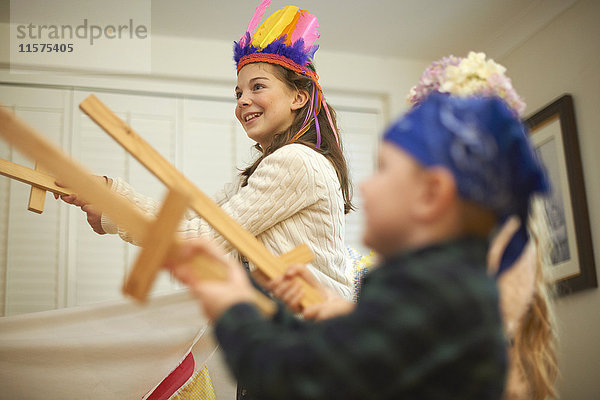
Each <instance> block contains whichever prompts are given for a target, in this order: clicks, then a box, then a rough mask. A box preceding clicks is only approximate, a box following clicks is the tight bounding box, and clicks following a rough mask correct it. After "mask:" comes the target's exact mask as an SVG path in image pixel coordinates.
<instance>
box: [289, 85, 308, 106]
mask: <svg viewBox="0 0 600 400" xmlns="http://www.w3.org/2000/svg"><path fill="white" fill-rule="evenodd" d="M309 98H310V95H309V94H308V91H306V90H303V89H298V90H296V95H295V96H294V99H293V101H292V107H291V108H292V111H296V110H299V109H301V108H302V107H304V105H305V104H306V102H307V101H308V99H309Z"/></svg>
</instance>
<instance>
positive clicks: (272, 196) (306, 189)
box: [102, 145, 319, 251]
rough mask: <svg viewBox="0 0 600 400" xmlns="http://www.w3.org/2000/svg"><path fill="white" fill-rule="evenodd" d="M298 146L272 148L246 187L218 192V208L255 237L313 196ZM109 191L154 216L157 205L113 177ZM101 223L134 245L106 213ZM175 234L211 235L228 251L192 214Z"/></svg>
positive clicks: (312, 174)
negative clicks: (273, 149) (272, 150)
mask: <svg viewBox="0 0 600 400" xmlns="http://www.w3.org/2000/svg"><path fill="white" fill-rule="evenodd" d="M297 146H301V145H296V146H294V145H290V146H284V147H283V148H281V149H279V150H277V151H276V152H274V153H273V154H271V155H270V156H268V157H266V158H265V159H264V160H263V161H262V162H261V163H260V165H259V166H258V168H257V169H256V171H255V172H254V174H252V176H251V177H250V178H249V179H248V184H247V185H246V186H244V187H241V188H239V190H237V192H236V191H235V187H229V188H227V189H228V190H224V191H222V192H221V194H220V195H219V196H218V199H217V202H218V203H220V204H219V205H220V206H221V208H222V209H223V210H224V211H225V212H226V213H227V214H229V215H230V216H231V217H232V218H233V219H234V220H236V221H237V222H238V223H239V224H240V225H242V226H243V227H244V228H245V229H246V230H248V231H249V232H250V233H252V235H254V236H258V235H260V234H261V233H262V232H264V231H265V230H267V229H269V228H271V227H272V226H274V225H275V224H277V223H278V222H280V221H282V220H284V219H286V218H289V217H291V216H292V215H294V214H296V213H298V212H299V211H300V210H302V209H304V208H305V207H307V206H309V205H311V204H313V203H315V202H316V201H317V200H318V198H317V197H318V195H317V194H316V186H317V184H316V179H317V176H318V173H319V171H318V168H317V167H316V165H313V164H312V163H311V162H310V161H309V160H307V157H306V156H305V154H306V153H305V152H304V151H303V150H301V149H299V148H298V147H297ZM112 189H113V190H114V191H115V192H116V193H118V194H119V195H121V196H124V197H126V198H127V199H129V200H130V201H131V202H132V203H134V204H135V205H136V206H137V207H138V208H140V209H141V210H142V211H143V212H144V213H146V214H148V215H151V216H155V215H157V213H158V211H159V208H160V205H159V203H158V202H156V201H155V200H153V199H150V198H147V197H145V196H142V195H140V194H139V193H136V192H135V191H134V190H133V188H132V187H131V186H130V185H128V184H127V183H126V182H124V181H123V180H121V179H115V180H114V181H113V187H112ZM234 193H235V194H234ZM102 227H103V228H104V230H105V231H106V232H107V233H118V234H119V235H120V236H121V238H123V239H124V240H126V241H128V242H131V243H134V244H135V242H134V241H133V238H132V237H131V236H130V235H128V234H127V232H125V231H124V230H122V229H120V228H119V227H118V226H116V225H115V224H114V223H113V222H112V221H110V219H108V218H107V217H105V216H102ZM179 232H180V233H182V234H183V235H184V236H185V237H187V238H191V237H198V236H203V235H206V236H210V237H212V238H213V239H215V241H216V242H217V243H218V244H220V245H222V246H223V247H224V248H225V250H226V251H231V250H232V247H231V245H230V244H229V243H228V242H227V241H226V240H225V239H224V238H223V237H222V236H221V235H219V234H218V233H217V232H216V231H215V230H214V229H212V227H211V226H210V225H208V223H207V222H206V221H205V220H204V219H202V218H200V217H199V216H198V215H195V214H194V213H192V212H188V213H187V214H186V218H184V220H183V221H182V222H181V224H180V225H179Z"/></svg>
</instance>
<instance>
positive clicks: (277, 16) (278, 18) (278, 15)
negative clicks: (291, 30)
mask: <svg viewBox="0 0 600 400" xmlns="http://www.w3.org/2000/svg"><path fill="white" fill-rule="evenodd" d="M298 10H299V8H298V7H296V6H286V7H283V8H282V9H281V10H278V11H276V12H274V13H273V15H271V16H270V17H269V18H267V19H266V20H265V22H263V23H262V24H261V25H260V26H259V27H258V29H257V30H256V32H255V33H254V36H252V45H253V46H254V47H259V48H261V49H263V48H265V47H267V46H268V45H269V44H270V43H271V42H272V41H274V40H275V39H277V38H278V37H279V36H281V34H282V33H283V31H284V30H285V29H286V28H287V26H288V25H289V24H290V23H291V22H292V21H293V20H294V17H295V16H296V13H297V12H298Z"/></svg>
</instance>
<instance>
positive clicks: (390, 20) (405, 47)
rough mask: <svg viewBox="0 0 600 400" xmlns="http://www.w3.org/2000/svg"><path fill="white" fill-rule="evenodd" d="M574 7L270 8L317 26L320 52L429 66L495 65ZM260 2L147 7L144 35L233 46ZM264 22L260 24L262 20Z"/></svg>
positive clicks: (423, 1) (388, 4) (519, 3)
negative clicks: (485, 60) (464, 60)
mask: <svg viewBox="0 0 600 400" xmlns="http://www.w3.org/2000/svg"><path fill="white" fill-rule="evenodd" d="M576 1H577V0H370V1H368V0H362V1H358V0H296V1H291V0H273V1H272V3H271V6H270V8H269V9H268V10H267V13H266V15H265V18H266V16H267V15H269V14H270V13H272V12H274V11H276V10H277V9H279V8H281V7H283V6H285V5H298V6H301V8H303V9H307V10H309V11H310V12H311V13H313V14H315V15H316V16H317V17H318V18H319V24H320V32H321V38H320V39H319V43H320V45H321V48H322V49H326V50H327V51H342V52H354V51H360V52H361V53H365V54H370V55H377V56H385V57H398V58H413V59H420V60H432V59H437V58H440V57H441V56H444V55H447V54H451V53H452V54H455V55H466V53H467V52H468V51H469V50H477V51H485V52H486V53H488V54H489V55H490V56H492V57H496V58H499V57H501V56H503V55H504V54H506V53H508V52H509V51H510V50H512V49H514V48H515V47H517V46H519V44H521V43H522V42H523V41H524V40H525V39H527V38H528V37H529V36H531V35H532V34H534V33H535V32H537V31H539V30H540V29H542V28H543V27H544V26H545V25H546V24H548V23H549V22H550V21H551V20H552V19H554V18H555V17H556V16H557V15H558V14H560V13H561V12H563V11H564V10H566V9H567V8H569V7H570V6H571V5H573V4H574V3H575V2H576ZM259 2H260V0H152V34H153V35H167V36H181V37H192V38H206V39H217V40H225V41H233V40H237V39H239V37H240V36H241V34H242V33H243V32H244V31H245V28H246V26H247V25H248V22H249V20H250V18H251V16H252V14H253V13H254V9H255V7H256V6H257V5H258V4H259ZM263 20H264V18H263Z"/></svg>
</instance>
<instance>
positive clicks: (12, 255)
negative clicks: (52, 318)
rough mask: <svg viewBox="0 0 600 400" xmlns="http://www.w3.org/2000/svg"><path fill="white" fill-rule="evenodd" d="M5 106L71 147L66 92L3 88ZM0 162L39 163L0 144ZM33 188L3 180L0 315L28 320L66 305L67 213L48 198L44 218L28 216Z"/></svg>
mask: <svg viewBox="0 0 600 400" xmlns="http://www.w3.org/2000/svg"><path fill="white" fill-rule="evenodd" d="M0 103H2V104H3V105H5V106H8V108H9V109H11V110H12V111H13V112H15V113H16V115H17V116H18V117H19V118H22V119H23V120H25V121H27V123H28V124H29V125H31V126H33V127H34V128H35V129H37V130H38V131H40V132H43V133H44V135H45V136H46V137H47V138H48V139H50V140H51V141H52V142H54V143H55V144H56V145H58V146H60V147H62V148H66V147H68V136H67V135H65V132H66V131H67V130H68V127H69V125H70V94H69V92H68V91H66V90H57V89H42V88H29V87H12V86H2V87H0ZM0 157H2V158H4V159H7V160H10V161H13V162H15V163H18V164H20V165H24V166H27V167H30V168H33V166H34V163H33V162H32V161H30V160H28V159H27V158H25V157H24V156H22V155H21V154H20V153H18V152H17V151H15V150H12V149H10V148H9V147H8V145H7V144H6V142H4V141H0ZM29 192H30V186H27V185H25V184H23V183H21V182H17V181H14V180H10V179H8V178H5V177H0V283H1V285H0V307H1V309H0V313H2V315H15V314H23V313H28V312H33V311H41V310H50V309H54V308H58V307H63V306H64V305H65V302H66V299H65V298H64V296H63V294H64V293H65V285H66V280H65V277H66V274H65V271H66V249H67V246H66V229H65V218H64V213H65V211H66V208H65V207H64V206H63V205H61V204H59V202H57V201H55V200H54V198H53V197H52V196H51V195H47V196H46V204H45V207H44V213H43V214H42V215H38V214H35V213H32V212H30V211H27V203H28V200H29Z"/></svg>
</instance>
